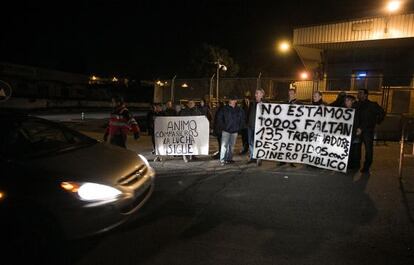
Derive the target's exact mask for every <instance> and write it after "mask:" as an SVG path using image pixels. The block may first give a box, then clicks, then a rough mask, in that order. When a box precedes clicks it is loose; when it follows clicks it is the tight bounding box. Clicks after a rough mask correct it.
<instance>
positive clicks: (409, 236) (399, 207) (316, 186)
mask: <svg viewBox="0 0 414 265" xmlns="http://www.w3.org/2000/svg"><path fill="white" fill-rule="evenodd" d="M91 135H94V136H96V137H98V138H99V137H100V134H93V133H92V134H91ZM212 143H213V141H212ZM129 147H130V148H131V149H133V150H137V151H140V152H141V153H143V154H145V155H146V156H147V157H149V158H152V156H151V155H150V153H149V151H150V144H149V141H148V138H146V137H142V138H141V140H140V141H139V142H138V143H135V142H134V143H133V142H130V143H129ZM213 149H214V146H213V147H212V150H213ZM375 152H376V161H375V164H374V167H373V171H372V175H371V177H369V178H368V177H361V176H360V175H359V174H347V175H346V174H342V173H335V172H332V171H327V170H320V169H316V168H308V167H306V166H300V165H299V166H298V167H296V168H292V167H290V166H289V165H286V166H283V167H276V165H275V164H274V163H269V162H266V163H264V164H263V166H262V167H260V168H257V167H256V166H255V165H251V164H250V165H246V164H245V163H244V160H245V158H244V157H240V156H237V157H236V161H237V163H236V164H234V165H229V166H224V167H221V166H219V165H218V162H217V161H216V160H211V159H208V158H201V159H200V160H197V161H193V162H190V163H188V164H186V163H184V162H183V161H182V159H180V158H178V157H177V158H170V159H168V160H167V161H164V162H158V163H153V165H154V167H155V168H156V169H157V172H158V177H157V179H156V189H155V192H154V194H153V196H152V198H151V200H150V201H149V202H148V203H147V205H145V206H144V208H143V209H142V210H141V211H140V212H139V214H138V215H137V216H136V218H134V219H133V220H130V221H129V222H128V223H127V224H126V225H124V226H122V227H120V228H119V229H116V230H115V231H112V232H109V233H107V234H104V235H102V236H99V237H95V238H89V239H86V240H79V241H75V242H71V245H70V247H68V249H67V253H69V255H68V257H67V258H69V257H70V258H71V260H72V262H73V263H74V264H77V265H91V264H102V265H104V264H134V265H136V264H168V265H171V264H180V265H181V264H182V265H186V264H226V265H231V264H246V265H247V264H252V265H253V264H352V265H355V264H414V223H413V218H412V216H413V215H412V214H413V212H414V194H413V193H412V191H413V190H414V189H413V187H414V185H413V184H414V177H413V176H414V174H413V173H414V164H413V163H409V164H408V169H407V171H406V173H407V176H408V177H407V178H406V179H405V182H404V183H405V188H406V190H405V191H404V192H402V190H401V189H400V182H399V180H398V177H397V175H396V174H397V173H396V172H397V170H396V169H397V157H398V146H397V144H396V143H391V144H389V145H388V146H378V147H376V150H375ZM410 192H411V193H410Z"/></svg>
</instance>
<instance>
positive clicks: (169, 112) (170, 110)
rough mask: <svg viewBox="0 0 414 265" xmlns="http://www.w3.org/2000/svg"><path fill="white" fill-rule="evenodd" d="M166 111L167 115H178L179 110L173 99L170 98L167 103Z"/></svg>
mask: <svg viewBox="0 0 414 265" xmlns="http://www.w3.org/2000/svg"><path fill="white" fill-rule="evenodd" d="M164 112H165V116H177V112H176V111H175V108H174V106H173V104H172V101H171V100H168V101H167V103H165V111H164Z"/></svg>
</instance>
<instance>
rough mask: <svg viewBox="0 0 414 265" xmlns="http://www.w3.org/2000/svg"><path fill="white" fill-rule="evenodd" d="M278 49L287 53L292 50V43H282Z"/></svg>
mask: <svg viewBox="0 0 414 265" xmlns="http://www.w3.org/2000/svg"><path fill="white" fill-rule="evenodd" d="M278 49H279V51H280V52H282V53H286V52H288V51H289V50H290V43H289V42H287V41H282V42H280V43H279V45H278Z"/></svg>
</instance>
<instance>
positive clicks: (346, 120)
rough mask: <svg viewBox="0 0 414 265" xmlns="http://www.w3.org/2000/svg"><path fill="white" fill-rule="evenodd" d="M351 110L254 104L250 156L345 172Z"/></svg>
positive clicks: (349, 140)
mask: <svg viewBox="0 0 414 265" xmlns="http://www.w3.org/2000/svg"><path fill="white" fill-rule="evenodd" d="M354 114H355V111H354V109H347V108H337V107H328V106H322V105H320V106H314V105H288V104H271V103H262V104H258V105H257V112H256V129H255V140H254V141H255V142H254V152H253V157H254V158H256V159H263V160H275V161H280V162H288V163H303V164H308V165H312V166H316V167H320V168H325V169H330V170H335V171H340V172H346V168H347V165H348V157H349V150H350V147H351V137H352V127H353V121H354Z"/></svg>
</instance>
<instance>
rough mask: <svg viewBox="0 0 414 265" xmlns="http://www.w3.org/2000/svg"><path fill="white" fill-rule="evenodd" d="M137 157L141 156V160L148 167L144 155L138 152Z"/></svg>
mask: <svg viewBox="0 0 414 265" xmlns="http://www.w3.org/2000/svg"><path fill="white" fill-rule="evenodd" d="M138 157H139V158H141V160H142V161H143V162H144V164H145V165H146V166H147V167H150V164H149V162H148V160H147V159H146V158H145V156H143V155H141V154H138Z"/></svg>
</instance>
